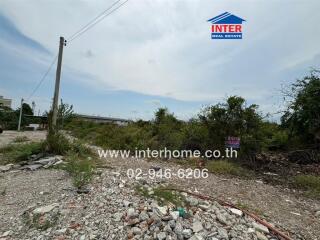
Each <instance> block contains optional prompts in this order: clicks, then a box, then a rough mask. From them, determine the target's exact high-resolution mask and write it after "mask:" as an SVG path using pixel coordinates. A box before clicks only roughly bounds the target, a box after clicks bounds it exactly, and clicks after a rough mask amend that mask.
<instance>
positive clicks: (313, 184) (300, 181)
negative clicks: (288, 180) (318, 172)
mask: <svg viewBox="0 0 320 240" xmlns="http://www.w3.org/2000/svg"><path fill="white" fill-rule="evenodd" d="M294 183H295V185H296V186H297V187H299V188H301V189H304V190H307V192H308V193H309V194H310V195H311V196H314V197H317V198H320V177H319V176H313V175H298V176H295V177H294Z"/></svg>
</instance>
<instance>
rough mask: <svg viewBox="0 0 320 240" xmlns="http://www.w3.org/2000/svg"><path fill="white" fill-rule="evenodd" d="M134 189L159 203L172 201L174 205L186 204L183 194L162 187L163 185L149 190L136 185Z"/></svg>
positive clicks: (163, 203)
mask: <svg viewBox="0 0 320 240" xmlns="http://www.w3.org/2000/svg"><path fill="white" fill-rule="evenodd" d="M135 191H136V192H137V193H138V194H140V195H142V196H144V197H146V198H153V199H155V200H157V201H158V203H159V204H160V205H165V204H167V203H172V204H174V205H175V206H185V204H186V201H185V198H184V196H182V195H181V194H180V193H178V192H175V191H171V190H167V189H164V188H163V187H157V188H154V189H152V190H151V191H149V190H148V189H147V188H146V187H143V186H141V185H138V186H136V187H135Z"/></svg>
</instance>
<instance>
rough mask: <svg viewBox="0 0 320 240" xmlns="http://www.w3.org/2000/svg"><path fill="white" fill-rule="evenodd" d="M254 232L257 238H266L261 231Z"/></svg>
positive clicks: (266, 239)
mask: <svg viewBox="0 0 320 240" xmlns="http://www.w3.org/2000/svg"><path fill="white" fill-rule="evenodd" d="M256 234H257V238H258V239H259V240H268V238H267V237H266V236H265V235H264V234H263V233H261V232H258V231H257V232H256Z"/></svg>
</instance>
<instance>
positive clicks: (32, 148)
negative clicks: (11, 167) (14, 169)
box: [0, 142, 44, 163]
mask: <svg viewBox="0 0 320 240" xmlns="http://www.w3.org/2000/svg"><path fill="white" fill-rule="evenodd" d="M43 150H44V146H43V143H36V142H31V143H24V144H11V145H8V146H6V147H3V148H0V153H2V154H3V157H2V158H3V159H4V162H5V163H8V162H20V161H25V160H28V157H30V156H31V155H33V154H38V153H41V152H43Z"/></svg>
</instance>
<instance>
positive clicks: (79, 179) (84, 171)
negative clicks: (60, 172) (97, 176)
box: [64, 153, 94, 189]
mask: <svg viewBox="0 0 320 240" xmlns="http://www.w3.org/2000/svg"><path fill="white" fill-rule="evenodd" d="M64 169H65V170H66V171H67V172H69V173H70V175H71V176H72V179H73V184H74V186H75V187H77V188H79V189H80V188H82V187H84V186H85V185H86V184H88V183H89V182H90V181H91V179H92V176H93V170H94V164H93V161H92V160H91V159H90V158H89V157H86V158H83V157H80V156H79V155H78V154H74V153H70V154H69V155H68V157H67V164H66V165H65V168H64Z"/></svg>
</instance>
